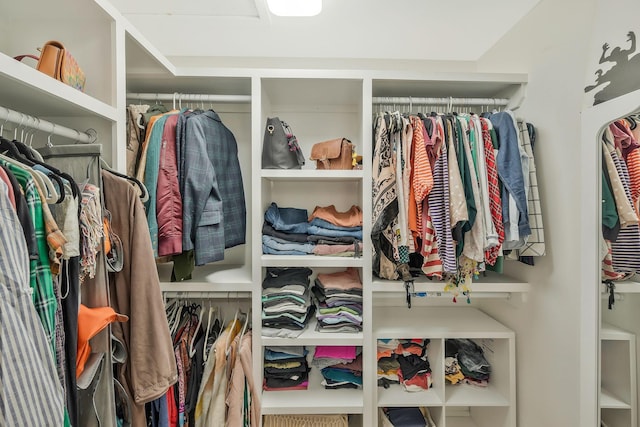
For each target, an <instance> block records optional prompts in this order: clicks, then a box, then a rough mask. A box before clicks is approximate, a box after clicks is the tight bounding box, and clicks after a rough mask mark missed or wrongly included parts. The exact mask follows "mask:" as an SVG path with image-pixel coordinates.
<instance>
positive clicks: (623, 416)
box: [599, 323, 637, 427]
mask: <svg viewBox="0 0 640 427" xmlns="http://www.w3.org/2000/svg"><path fill="white" fill-rule="evenodd" d="M636 364H637V361H636V336H635V335H634V334H633V333H631V332H628V331H626V330H624V329H621V328H619V327H617V326H614V325H612V324H609V323H603V324H602V326H601V328H600V398H599V400H600V415H601V416H600V417H601V419H602V421H603V422H604V423H605V424H606V425H607V426H608V427H615V426H620V427H623V426H624V427H626V426H634V427H635V426H636V423H637V385H636V381H637V374H636Z"/></svg>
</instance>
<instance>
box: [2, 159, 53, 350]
mask: <svg viewBox="0 0 640 427" xmlns="http://www.w3.org/2000/svg"><path fill="white" fill-rule="evenodd" d="M0 162H3V163H2V164H4V165H5V166H6V167H7V168H8V169H9V170H10V171H11V173H12V174H13V175H14V176H15V177H16V179H17V180H18V182H19V183H20V186H21V187H22V189H23V190H24V195H25V198H26V200H27V207H28V209H29V214H30V216H31V221H33V228H34V230H35V234H36V243H37V246H38V259H35V260H31V261H30V268H29V271H30V280H29V282H30V284H31V289H32V290H33V295H32V296H33V304H34V305H35V308H36V312H37V313H38V316H39V317H40V321H41V322H42V326H43V328H44V332H45V334H46V336H47V340H48V342H49V343H50V346H51V355H52V360H53V355H54V354H55V327H56V309H57V307H58V303H57V299H56V296H55V293H54V289H53V277H52V276H51V268H50V266H49V257H48V253H49V251H48V249H47V242H46V239H45V235H46V231H45V225H44V220H43V215H42V202H41V199H40V195H39V194H38V190H37V188H36V184H35V182H34V180H33V178H32V177H31V175H30V174H29V172H27V171H25V170H23V169H21V168H19V167H17V166H15V165H13V164H11V163H8V162H4V161H3V160H1V159H0Z"/></svg>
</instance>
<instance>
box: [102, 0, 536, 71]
mask: <svg viewBox="0 0 640 427" xmlns="http://www.w3.org/2000/svg"><path fill="white" fill-rule="evenodd" d="M111 1H112V2H113V4H114V5H115V6H116V7H117V8H118V9H119V10H120V12H121V13H123V15H125V16H126V17H127V18H128V19H129V20H130V21H131V23H132V24H133V25H135V26H136V27H137V28H138V29H139V30H140V32H141V33H142V34H143V35H144V36H145V37H147V38H148V39H149V41H151V43H153V44H154V45H155V46H156V47H157V48H158V49H159V50H160V51H161V52H162V53H163V54H165V55H166V56H209V57H258V58H274V57H275V58H357V59H414V60H443V61H476V60H477V59H479V58H480V57H481V56H482V55H483V54H484V53H485V52H486V51H487V50H489V49H490V48H491V47H492V46H493V45H494V44H495V43H496V42H497V41H498V40H499V39H500V38H501V37H503V36H504V35H505V34H506V33H507V32H508V31H509V30H510V29H511V28H512V27H513V26H514V25H515V24H516V23H517V22H518V21H519V20H520V19H521V18H522V17H524V16H525V15H526V14H527V13H529V12H530V11H531V9H532V8H533V7H534V6H535V5H536V4H537V3H539V1H540V0H391V1H389V0H323V10H322V13H321V14H320V15H318V16H315V17H308V18H285V17H277V16H274V15H271V14H270V13H269V12H268V9H267V7H266V0H190V1H176V0H136V1H131V0H111ZM301 1H302V0H301Z"/></svg>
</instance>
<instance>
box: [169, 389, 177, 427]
mask: <svg viewBox="0 0 640 427" xmlns="http://www.w3.org/2000/svg"><path fill="white" fill-rule="evenodd" d="M167 412H168V418H169V427H178V407H177V406H176V397H175V393H174V387H169V390H167Z"/></svg>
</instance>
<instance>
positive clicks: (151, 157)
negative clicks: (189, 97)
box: [144, 112, 178, 257]
mask: <svg viewBox="0 0 640 427" xmlns="http://www.w3.org/2000/svg"><path fill="white" fill-rule="evenodd" d="M173 114H178V113H177V112H176V113H172V114H165V115H164V116H162V117H160V118H159V119H158V120H156V121H155V123H154V125H153V128H152V129H151V135H149V141H148V142H147V144H148V145H149V146H148V148H147V164H146V166H145V169H144V185H145V187H147V190H148V193H149V200H147V202H146V203H145V208H146V211H147V224H148V225H149V234H150V235H151V246H152V247H153V256H155V257H157V256H158V216H157V214H156V204H157V202H158V199H157V198H156V192H157V190H158V171H159V170H160V151H161V150H162V134H163V132H164V124H165V122H166V121H167V118H168V117H169V116H171V115H173Z"/></svg>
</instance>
